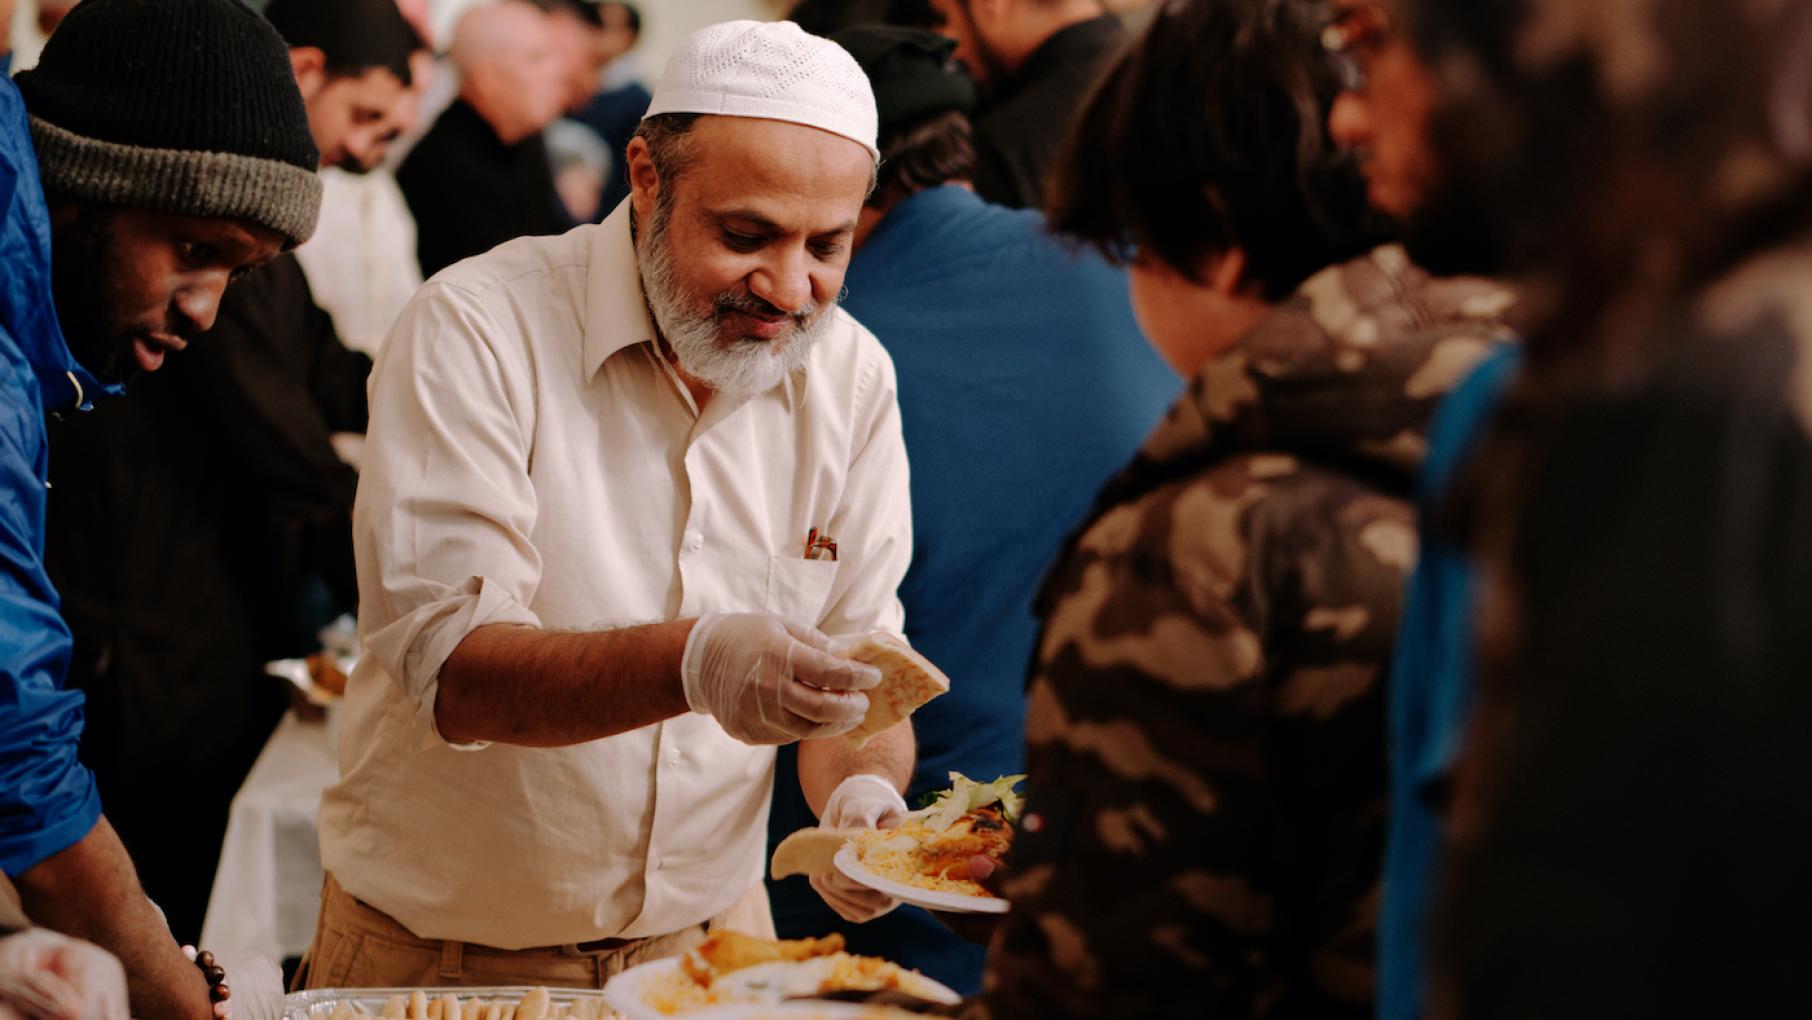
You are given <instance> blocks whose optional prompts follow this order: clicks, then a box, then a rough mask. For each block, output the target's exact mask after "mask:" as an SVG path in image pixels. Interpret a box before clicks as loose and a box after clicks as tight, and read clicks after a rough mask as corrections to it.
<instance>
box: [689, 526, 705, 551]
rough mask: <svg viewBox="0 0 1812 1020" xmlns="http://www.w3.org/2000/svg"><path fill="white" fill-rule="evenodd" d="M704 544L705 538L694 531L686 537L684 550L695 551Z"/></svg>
mask: <svg viewBox="0 0 1812 1020" xmlns="http://www.w3.org/2000/svg"><path fill="white" fill-rule="evenodd" d="M704 544H705V536H703V535H701V534H699V533H698V532H696V531H694V532H693V533H692V534H690V535H687V536H686V548H688V549H691V550H694V551H696V550H697V549H698V548H699V547H700V546H702V545H704Z"/></svg>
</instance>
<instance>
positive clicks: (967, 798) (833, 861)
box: [772, 772, 1025, 914]
mask: <svg viewBox="0 0 1812 1020" xmlns="http://www.w3.org/2000/svg"><path fill="white" fill-rule="evenodd" d="M1024 779H1025V777H1024V776H1002V777H1000V778H999V779H996V780H995V781H994V782H992V783H978V782H976V781H974V780H972V779H970V778H969V777H967V776H965V775H963V774H962V773H960V772H952V773H950V789H948V790H944V791H942V792H941V793H938V794H937V795H935V797H934V798H933V799H932V801H931V803H929V804H927V805H926V806H925V807H923V808H920V809H919V810H917V811H913V812H910V813H908V814H907V815H906V821H905V824H903V825H901V826H900V827H899V828H897V829H880V830H860V829H847V830H839V829H803V830H801V831H799V832H795V833H793V834H792V835H791V836H788V837H787V838H786V839H784V840H782V841H781V843H780V845H779V846H778V847H776V848H775V849H774V860H773V867H772V873H773V875H774V877H775V878H776V879H780V878H785V877H787V876H789V875H817V874H823V873H824V872H825V871H828V870H829V869H830V868H833V867H834V868H836V869H837V870H838V871H840V872H842V873H843V874H845V875H847V876H849V877H850V878H851V879H853V880H855V881H857V882H860V883H862V884H863V885H865V886H868V887H869V888H870V889H874V890H877V891H879V892H884V893H886V894H887V895H889V896H892V897H893V898H895V899H897V900H900V901H901V902H903V903H911V904H913V905H915V906H920V907H924V908H926V909H928V910H942V911H946V912H950V913H965V914H1004V913H1006V912H1007V901H1006V900H1003V899H1001V898H1000V897H998V896H996V895H994V893H993V892H991V891H990V890H989V889H988V888H987V887H985V886H983V885H982V884H981V883H980V882H978V881H976V880H975V879H974V878H973V877H972V873H971V870H970V869H971V862H972V861H973V860H974V859H975V858H978V857H985V858H988V859H989V860H992V861H994V862H996V863H998V862H999V861H1001V860H1002V859H1003V858H1005V857H1006V854H1007V847H1008V846H1009V845H1011V843H1012V841H1013V826H1014V825H1015V824H1017V823H1018V821H1019V812H1020V808H1021V806H1022V799H1021V797H1020V795H1019V794H1018V793H1015V792H1014V790H1013V788H1014V787H1015V786H1017V785H1018V784H1019V783H1020V782H1021V781H1023V780H1024Z"/></svg>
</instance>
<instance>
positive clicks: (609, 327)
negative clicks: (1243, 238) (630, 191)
mask: <svg viewBox="0 0 1812 1020" xmlns="http://www.w3.org/2000/svg"><path fill="white" fill-rule="evenodd" d="M630 204H631V199H627V198H626V199H624V200H623V201H622V203H620V204H619V205H618V206H617V208H616V211H614V212H612V213H611V214H610V215H609V216H607V217H605V218H604V222H603V223H600V224H599V225H598V227H597V229H596V230H594V231H592V238H591V269H590V275H589V277H588V278H587V281H586V294H585V304H586V310H585V378H586V379H587V380H590V379H592V378H594V377H595V376H596V375H597V374H598V370H599V369H602V368H603V367H604V363H605V362H606V361H609V360H610V358H611V356H612V355H614V354H616V353H617V352H618V351H621V350H624V349H626V348H630V347H634V346H636V345H637V344H652V345H654V346H655V347H656V352H655V353H656V355H657V356H659V353H660V352H659V349H658V348H659V346H660V345H659V344H655V340H654V322H653V320H651V319H650V318H649V317H648V299H647V297H646V296H645V295H643V293H642V274H641V271H640V270H639V269H637V268H636V264H635V242H634V241H633V240H632V239H631V238H630V236H629V209H630ZM825 314H827V315H835V314H837V309H835V308H833V309H831V310H830V311H828V312H826V313H825ZM804 374H805V370H804V369H800V370H799V371H797V372H794V373H793V374H791V375H789V376H787V377H786V379H785V380H784V381H783V382H782V384H781V388H782V389H783V390H784V391H785V397H786V407H787V410H788V411H789V412H792V411H797V410H798V409H799V401H800V399H801V398H802V397H803V396H804V379H803V376H804Z"/></svg>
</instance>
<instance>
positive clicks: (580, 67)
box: [551, 11, 604, 110]
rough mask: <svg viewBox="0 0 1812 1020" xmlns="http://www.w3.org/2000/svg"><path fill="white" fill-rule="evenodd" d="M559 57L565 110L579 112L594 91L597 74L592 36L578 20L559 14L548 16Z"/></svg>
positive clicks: (596, 88)
mask: <svg viewBox="0 0 1812 1020" xmlns="http://www.w3.org/2000/svg"><path fill="white" fill-rule="evenodd" d="M551 18H552V21H553V25H554V31H555V41H556V43H557V44H558V49H559V57H560V62H561V64H562V66H563V67H564V68H565V75H564V81H565V85H564V88H565V90H566V109H567V110H579V109H582V108H584V106H585V104H586V102H587V101H588V100H590V99H591V97H592V95H593V94H594V93H596V92H597V91H598V73H599V72H600V71H602V70H603V69H604V68H603V65H602V64H599V63H597V57H596V52H597V50H596V46H595V45H594V39H593V36H594V35H595V34H596V31H597V30H595V29H593V28H592V27H591V26H590V25H588V24H586V23H585V22H584V20H582V19H580V18H579V17H577V16H575V15H573V14H569V13H567V12H564V11H561V12H557V13H555V14H553V15H551Z"/></svg>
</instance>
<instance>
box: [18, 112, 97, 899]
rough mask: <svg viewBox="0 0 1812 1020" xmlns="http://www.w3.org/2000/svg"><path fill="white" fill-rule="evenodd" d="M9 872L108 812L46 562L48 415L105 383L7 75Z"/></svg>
mask: <svg viewBox="0 0 1812 1020" xmlns="http://www.w3.org/2000/svg"><path fill="white" fill-rule="evenodd" d="M0 202H3V203H4V205H3V208H4V213H3V214H0V872H5V873H6V874H7V875H17V874H19V873H21V872H23V871H25V870H26V869H27V868H30V867H31V866H32V865H34V864H37V863H38V862H40V861H42V860H44V859H45V858H46V857H50V856H51V855H53V854H56V853H58V852H60V851H62V850H65V849H67V848H69V847H70V846H72V845H74V844H75V843H77V842H78V841H80V840H81V839H82V837H84V836H86V835H87V834H88V831H89V830H90V829H92V828H94V824H95V822H96V821H97V820H99V818H100V816H101V801H100V796H99V794H97V793H96V792H95V786H94V777H93V776H92V775H90V774H89V772H88V770H87V769H86V768H84V767H82V764H81V763H80V762H79V761H77V760H76V745H77V743H78V741H79V740H80V739H81V735H82V695H81V694H80V693H79V692H76V691H66V690H64V689H63V678H64V674H65V673H66V672H67V671H68V669H69V651H70V637H69V627H68V625H66V624H65V623H64V622H63V617H62V614H61V613H60V612H59V610H58V606H57V593H56V589H54V588H52V587H51V584H50V578H49V577H47V576H45V573H44V503H45V488H46V485H45V479H46V477H47V476H48V470H49V466H50V456H49V455H50V447H49V444H48V442H47V440H46V438H45V434H44V415H45V413H46V412H50V411H61V410H66V409H70V408H73V407H75V406H76V405H77V404H78V403H80V402H81V401H84V400H86V399H87V398H89V397H93V396H95V395H98V394H100V393H102V392H107V393H115V392H117V387H109V388H106V389H103V387H102V386H101V385H100V384H99V383H97V382H96V381H95V379H94V377H92V376H91V375H89V374H88V373H87V372H86V371H84V370H83V368H82V367H81V366H80V365H79V364H77V363H76V359H75V356H74V355H73V354H71V353H70V350H69V345H68V344H67V343H65V342H64V340H63V331H62V330H61V329H60V328H58V326H57V313H56V305H55V303H54V302H53V300H52V297H51V290H50V210H49V208H48V207H47V206H46V205H45V202H44V187H43V185H42V184H41V183H40V182H39V180H38V158H37V155H36V153H35V152H34V151H33V149H32V144H31V134H30V131H29V129H28V127H27V121H26V116H25V104H24V101H23V100H22V99H21V98H20V96H19V90H18V89H17V88H15V87H14V86H13V83H12V80H11V79H10V78H0Z"/></svg>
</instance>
